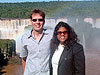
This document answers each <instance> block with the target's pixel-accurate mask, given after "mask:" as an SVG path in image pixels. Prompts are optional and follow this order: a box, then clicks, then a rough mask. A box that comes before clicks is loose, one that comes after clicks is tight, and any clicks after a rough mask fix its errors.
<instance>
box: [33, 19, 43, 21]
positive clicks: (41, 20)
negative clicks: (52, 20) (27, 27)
mask: <svg viewBox="0 0 100 75" xmlns="http://www.w3.org/2000/svg"><path fill="white" fill-rule="evenodd" d="M37 20H38V21H40V22H41V21H44V19H32V21H33V22H36V21H37Z"/></svg>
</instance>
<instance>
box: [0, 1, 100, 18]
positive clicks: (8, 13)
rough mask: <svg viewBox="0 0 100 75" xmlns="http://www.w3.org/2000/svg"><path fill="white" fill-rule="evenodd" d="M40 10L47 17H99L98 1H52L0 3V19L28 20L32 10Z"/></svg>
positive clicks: (99, 4)
mask: <svg viewBox="0 0 100 75" xmlns="http://www.w3.org/2000/svg"><path fill="white" fill-rule="evenodd" d="M35 8H39V9H42V10H43V11H44V12H45V13H46V14H47V17H53V18H57V17H72V16H74V17H79V16H83V17H87V16H91V17H93V18H95V17H100V14H99V13H100V2H98V1H68V2H67V1H59V2H57V1H55V2H54V1H53V2H24V3H0V18H29V15H30V12H31V10H32V9H35Z"/></svg>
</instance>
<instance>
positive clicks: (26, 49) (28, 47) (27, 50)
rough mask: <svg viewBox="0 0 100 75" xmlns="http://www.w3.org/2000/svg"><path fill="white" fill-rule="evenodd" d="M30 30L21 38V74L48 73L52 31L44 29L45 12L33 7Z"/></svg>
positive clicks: (36, 74)
mask: <svg viewBox="0 0 100 75" xmlns="http://www.w3.org/2000/svg"><path fill="white" fill-rule="evenodd" d="M30 18H31V20H30V22H31V24H32V26H33V28H32V30H29V31H28V32H26V33H25V34H24V35H23V36H22V38H21V43H22V50H21V53H20V56H21V58H22V66H23V75H49V56H50V40H51V38H52V31H51V30H47V29H44V28H43V26H44V23H45V13H44V12H43V11H41V10H39V9H34V10H33V11H32V12H31V15H30Z"/></svg>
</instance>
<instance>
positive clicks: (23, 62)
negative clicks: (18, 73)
mask: <svg viewBox="0 0 100 75" xmlns="http://www.w3.org/2000/svg"><path fill="white" fill-rule="evenodd" d="M26 58H27V57H23V58H22V67H23V75H24V70H25V64H26Z"/></svg>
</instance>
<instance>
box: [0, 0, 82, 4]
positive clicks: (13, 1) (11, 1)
mask: <svg viewBox="0 0 100 75" xmlns="http://www.w3.org/2000/svg"><path fill="white" fill-rule="evenodd" d="M43 1H45V2H49V1H58V0H0V3H15V2H43ZM59 1H83V0H59Z"/></svg>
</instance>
